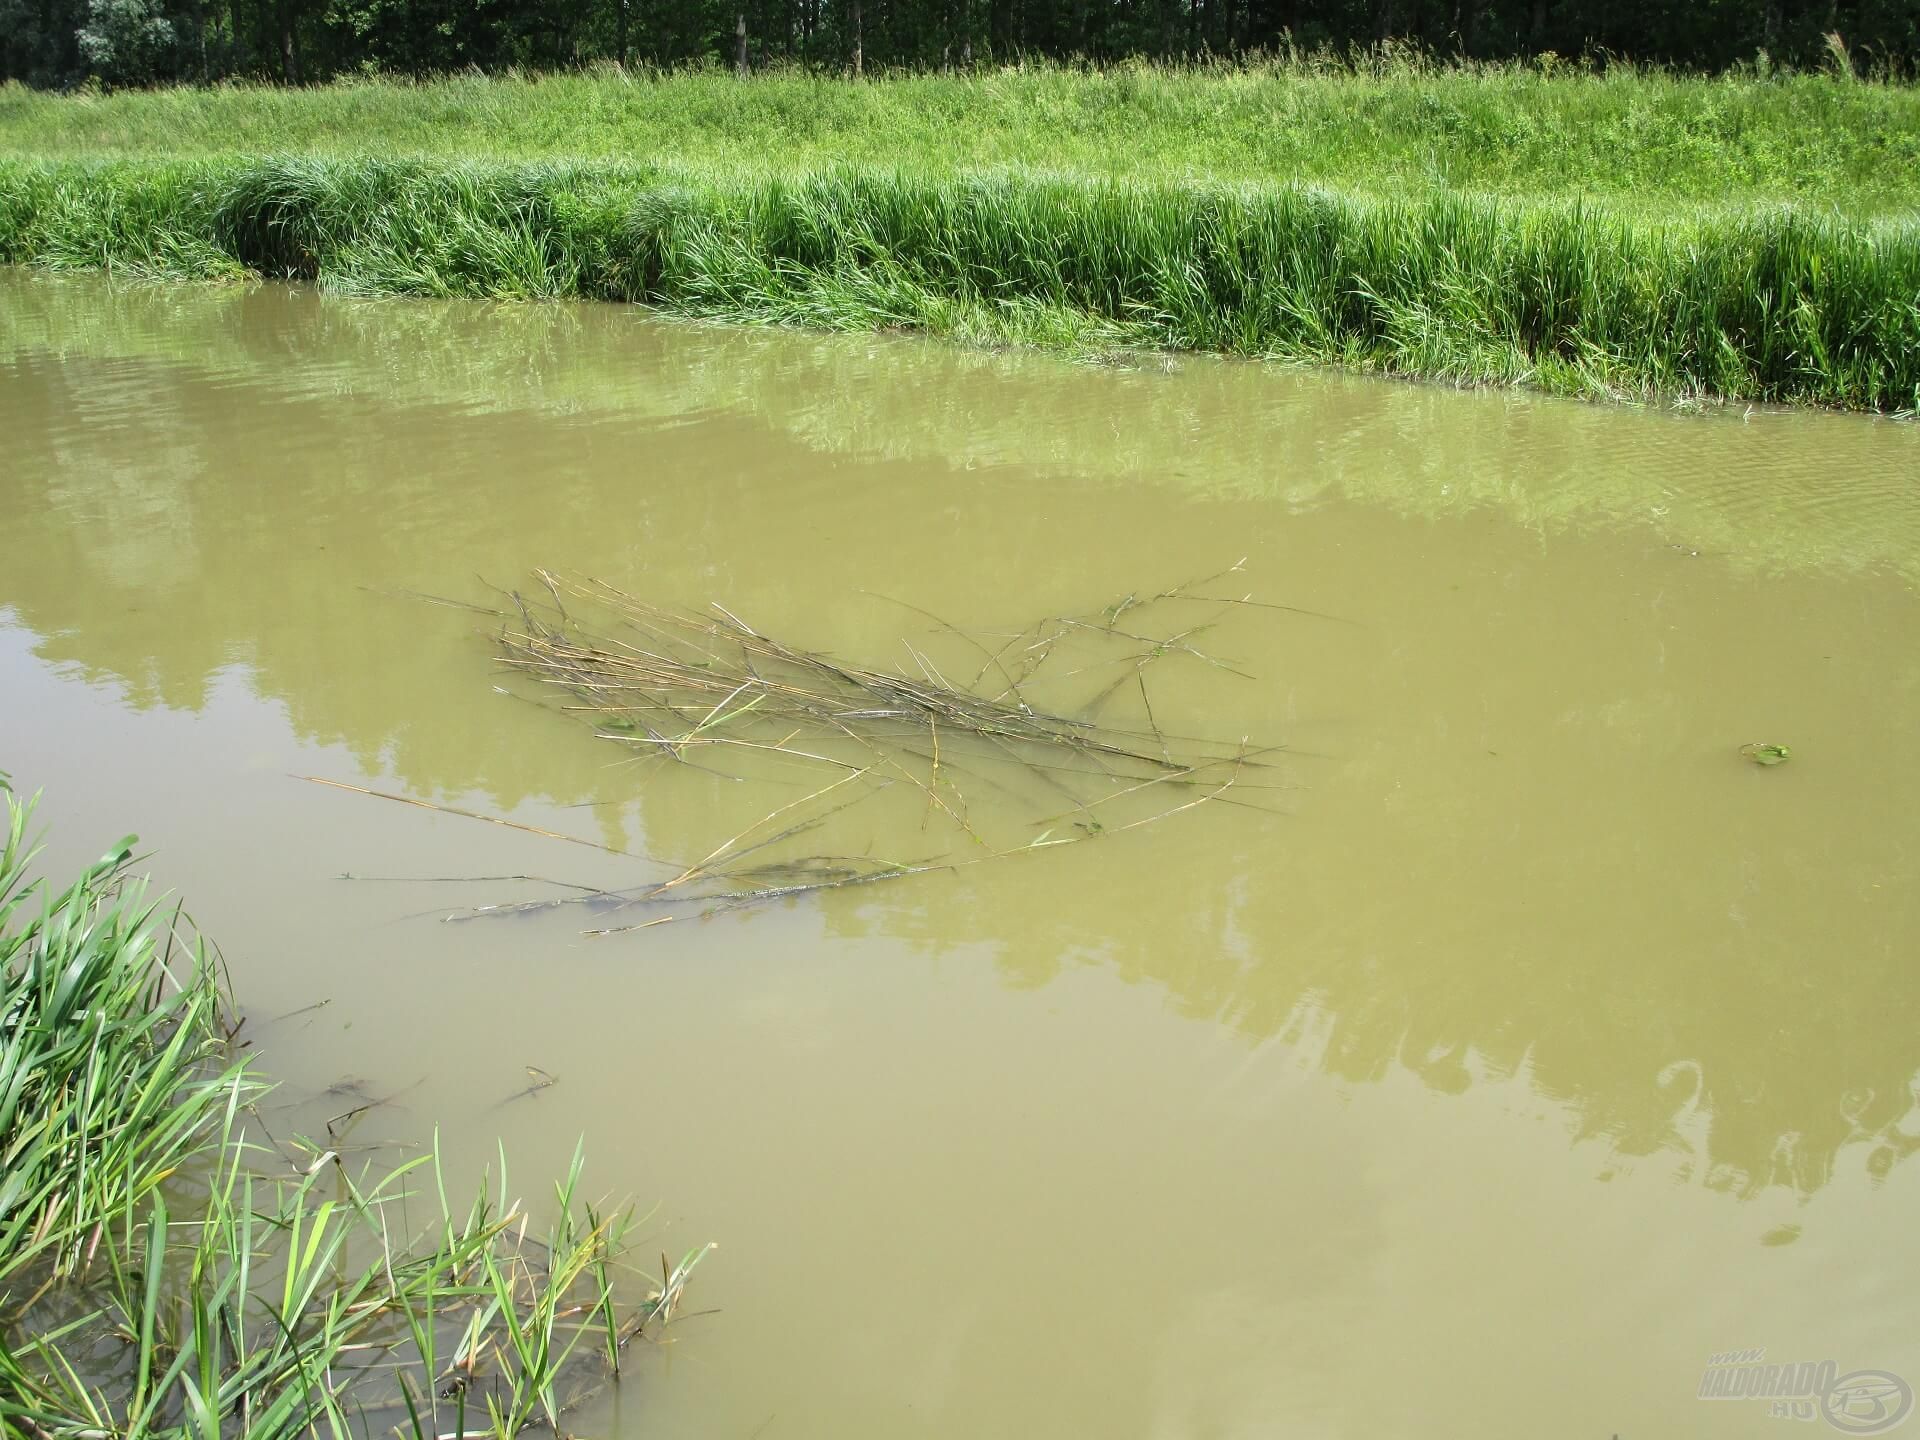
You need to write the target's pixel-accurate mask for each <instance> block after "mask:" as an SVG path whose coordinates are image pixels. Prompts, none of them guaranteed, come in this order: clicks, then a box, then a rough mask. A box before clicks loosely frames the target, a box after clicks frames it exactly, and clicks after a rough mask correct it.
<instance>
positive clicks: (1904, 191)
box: [0, 51, 1920, 214]
mask: <svg viewBox="0 0 1920 1440" xmlns="http://www.w3.org/2000/svg"><path fill="white" fill-rule="evenodd" d="M0 152H11V153H14V154H19V155H28V154H33V155H59V156H70V157H71V156H85V157H93V158H100V157H104V156H106V155H109V154H114V153H123V154H139V155H146V156H153V155H171V156H181V157H186V156H207V155H231V154H246V155H262V154H317V155H332V156H372V157H376V158H382V159H403V158H409V157H433V158H437V159H441V160H452V159H459V160H488V161H538V160H550V161H577V160H593V161H599V162H617V163H619V164H622V165H629V166H631V165H654V164H667V165H673V166H677V167H681V168H691V169H696V170H700V171H703V172H708V173H728V174H741V173H746V174H754V175H769V174H778V175H783V176H787V177H789V178H791V177H794V176H798V175H802V174H806V173H809V172H813V171H817V170H819V169H822V168H826V167H833V166H839V165H852V166H857V167H861V168H870V167H874V166H881V167H885V168H887V169H904V170H910V171H914V172H919V173H924V174H934V175H951V174H961V173H973V172H978V171H981V170H998V169H1009V168H1011V169H1016V170H1024V171H1030V172H1039V173H1045V174H1052V175H1074V176H1093V177H1121V178H1126V179H1130V180H1136V181H1144V182H1149V183H1152V184H1158V185H1165V184H1174V183H1185V182H1192V181H1198V182H1204V181H1217V182H1230V183H1231V182H1258V183H1261V184H1276V183H1291V182H1304V183H1309V184H1315V185H1321V186H1327V187H1332V188H1337V189H1340V190H1342V191H1347V192H1359V193H1365V194H1374V195H1396V196H1398V195H1407V194H1410V193H1422V192H1431V191H1435V190H1451V191H1469V192H1473V193H1483V194H1499V195H1509V196H1523V197H1533V198H1542V197H1566V198H1574V197H1578V196H1587V197H1594V198H1603V199H1607V200H1610V201H1615V202H1619V203H1622V204H1626V205H1630V206H1635V207H1638V206H1645V205H1648V204H1654V203H1657V204H1662V205H1671V204H1674V203H1686V204H1706V205H1731V206H1748V205H1752V204H1755V203H1759V202H1791V203H1795V204H1800V205H1811V206H1818V207H1833V208H1837V209H1839V210H1841V211H1844V212H1845V213H1848V214H1881V213H1887V212H1891V211H1899V210H1908V209H1911V208H1912V207H1913V206H1914V205H1915V204H1916V202H1920V90H1917V89H1915V88H1913V87H1903V86H1890V85H1880V84H1866V83H1860V84H1846V83H1841V82H1838V81H1836V80H1834V79H1832V78H1830V77H1827V76H1823V75H1793V76H1788V75H1778V74H1770V75H1755V74H1744V75H1729V76H1724V77H1718V78H1710V79H1709V78H1697V77H1686V76H1680V75H1675V74H1671V73H1668V72H1663V71H1646V70H1635V69H1632V68H1628V67H1619V66H1616V67H1613V68H1611V69H1608V70H1605V71H1604V72H1585V71H1574V72H1569V71H1567V70H1565V69H1561V70H1560V71H1558V72H1556V73H1552V74H1548V73H1543V71H1542V70H1541V69H1539V68H1537V67H1532V66H1526V65H1517V64H1501V65H1472V66H1466V67H1452V66H1444V65H1435V64H1432V63H1429V62H1427V61H1424V60H1422V59H1420V57H1418V56H1417V55H1414V54H1412V53H1410V52H1405V51H1401V52H1395V53H1394V54H1393V55H1391V56H1389V57H1386V58H1375V59H1373V60H1371V61H1369V62H1368V63H1366V64H1364V65H1362V66H1360V67H1358V68H1356V67H1353V66H1349V65H1342V64H1337V63H1333V62H1331V61H1329V60H1326V59H1324V58H1319V59H1316V58H1314V57H1305V58H1301V59H1297V60H1295V61H1292V62H1282V61H1274V62H1270V63H1263V64H1256V65H1252V66H1246V67H1233V68H1226V67H1222V68H1218V69H1214V68H1206V67H1198V68H1196V67H1153V66H1147V65H1139V64H1129V65H1120V66H1116V67H1113V68H1110V69H1108V70H1106V71H1091V72H1090V71H1084V70H1075V69H1067V68H1060V67H1055V66H1048V65H1038V66H1026V67H1022V68H1018V69H1001V70H987V71H982V72H979V73H975V74H953V75H905V76H894V77H887V78H882V79H875V80H870V81H868V82H865V83H862V84H858V85H855V84H849V83H846V82H843V81H840V80H835V79H830V78H824V77H820V76H814V75H808V74H804V73H800V72H793V71H785V72H774V73H771V74H762V75H756V76H754V77H753V78H751V79H750V80H748V81H745V82H742V81H739V80H737V79H735V78H734V77H732V76H731V75H727V74H716V73H711V72H695V73H687V72H678V73H672V74H666V75H658V74H643V73H635V74H623V73H621V72H619V71H617V70H611V69H603V70H599V71H595V72H592V73H588V74H568V75H555V76H544V77H537V78H536V77H505V78H494V79H489V78H483V77H479V76H456V77H450V78H446V79H440V80H434V81H430V82H422V83H414V82H409V81H404V80H379V81H361V82H351V83H341V84H337V85H333V86H327V87H322V88H318V89H303V90H292V91H289V90H280V89H274V88H271V87H264V86H231V87H222V88H218V89H214V90H191V89H181V90H162V91H151V92H125V93H120V94H115V95H111V96H100V95H80V96H64V97H63V96H51V95H44V94H37V93H34V92H30V91H28V90H26V89H24V88H22V87H20V86H17V85H15V86H12V87H7V88H0Z"/></svg>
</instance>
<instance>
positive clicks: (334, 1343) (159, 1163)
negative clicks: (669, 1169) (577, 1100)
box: [0, 776, 698, 1440]
mask: <svg viewBox="0 0 1920 1440" xmlns="http://www.w3.org/2000/svg"><path fill="white" fill-rule="evenodd" d="M4 791H5V785H4V777H3V776H0V792H4ZM0 798H4V808H5V811H6V825H5V827H4V830H0V1041H4V1044H0V1433H4V1434H6V1435H9V1436H12V1435H29V1436H34V1437H37V1440H52V1437H74V1440H81V1437H85V1440H111V1437H122V1436H124V1437H129V1440H132V1437H141V1440H173V1437H179V1440H187V1437H194V1440H204V1437H209V1436H217V1435H222V1434H240V1435H244V1436H246V1437H247V1440H278V1437H288V1440H291V1437H293V1436H298V1435H315V1434H323V1433H324V1434H330V1435H346V1434H358V1433H373V1432H375V1431H385V1432H391V1431H393V1430H394V1429H396V1428H397V1429H398V1431H399V1432H400V1433H402V1434H410V1435H413V1436H415V1437H426V1436H434V1435H439V1434H444V1433H448V1432H449V1430H451V1432H452V1433H455V1434H486V1433H492V1434H498V1435H502V1436H506V1435H511V1434H514V1433H516V1432H518V1431H520V1430H522V1429H525V1428H527V1427H529V1426H533V1425H546V1426H549V1427H553V1428H556V1429H557V1428H558V1422H559V1420H560V1417H561V1416H562V1415H563V1414H564V1413H565V1411H566V1410H567V1409H568V1408H569V1406H570V1404H571V1402H572V1401H573V1400H574V1399H576V1398H577V1397H578V1396H579V1395H580V1394H582V1393H585V1392H588V1391H591V1390H592V1389H593V1388H594V1387H595V1385H597V1384H599V1383H604V1380H605V1379H606V1378H607V1377H608V1376H610V1375H614V1374H617V1373H618V1370H619V1367H620V1363H621V1358H622V1357H621V1351H622V1348H623V1346H624V1345H625V1344H626V1342H627V1341H628V1340H630V1339H631V1338H632V1337H633V1336H634V1335H635V1334H637V1333H639V1330H640V1328H641V1327H642V1326H644V1325H645V1324H646V1323H647V1322H648V1321H650V1320H653V1319H656V1318H660V1319H664V1318H665V1317H666V1315H667V1314H668V1312H670V1310H671V1307H672V1305H673V1303H674V1300H675V1299H676V1297H677V1294H678V1285H679V1284H683V1283H684V1280H685V1273H686V1270H687V1269H688V1268H690V1266H691V1264H692V1263H693V1261H695V1260H697V1258H698V1257H697V1255H696V1256H692V1257H689V1258H688V1260H687V1261H684V1262H683V1264H682V1268H681V1270H680V1271H679V1272H678V1273H677V1274H676V1275H674V1276H673V1277H670V1278H669V1279H668V1280H667V1283H666V1285H665V1286H664V1287H663V1288H662V1289H661V1290H658V1291H655V1292H654V1294H653V1295H652V1296H651V1297H650V1298H649V1299H648V1300H647V1301H646V1302H644V1303H643V1304H641V1305H640V1306H639V1307H637V1308H635V1309H633V1310H631V1311H629V1312H627V1313H624V1314H623V1313H622V1310H621V1308H620V1307H619V1306H618V1305H617V1302H616V1297H615V1280H614V1269H615V1264H616V1255H617V1251H618V1248H619V1242H620V1235H621V1230H622V1227H623V1223H624V1222H623V1221H622V1220H621V1219H620V1218H618V1217H613V1218H608V1217H602V1216H599V1215H596V1214H595V1213H594V1211H593V1210H592V1209H591V1208H590V1207H587V1206H583V1205H580V1204H577V1203H576V1198H575V1187H576V1183H577V1180H578V1165H577V1162H576V1167H575V1170H574V1173H573V1174H571V1175H569V1176H568V1177H567V1179H566V1180H565V1181H564V1182H563V1183H562V1184H561V1185H559V1186H558V1187H556V1191H555V1194H554V1197H553V1199H554V1204H553V1214H554V1217H555V1218H554V1220H553V1222H552V1224H551V1227H550V1228H549V1230H548V1231H547V1233H546V1235H545V1237H544V1243H542V1242H540V1241H537V1240H532V1239H529V1238H528V1237H527V1236H526V1233H525V1229H526V1219H525V1217H524V1216H523V1215H521V1214H519V1213H517V1212H516V1211H515V1210H514V1209H512V1208H511V1207H508V1206H507V1205H506V1204H505V1195H506V1190H505V1177H504V1175H503V1176H502V1177H501V1182H502V1183H501V1191H500V1198H499V1199H498V1200H497V1201H489V1199H488V1198H487V1197H486V1196H484V1195H483V1196H482V1197H481V1198H479V1199H478V1200H476V1201H475V1203H474V1204H473V1205H472V1206H471V1207H469V1208H468V1209H466V1210H465V1211H456V1210H454V1209H452V1208H450V1207H449V1206H448V1204H447V1200H446V1190H445V1186H444V1183H443V1182H442V1181H441V1179H440V1175H439V1168H438V1163H437V1160H436V1159H435V1158H434V1157H433V1156H431V1155H429V1156H427V1157H425V1158H423V1159H419V1160H415V1161H413V1162H410V1163H408V1164H406V1165H403V1166H401V1167H400V1168H399V1169H397V1170H395V1171H393V1172H391V1173H389V1174H386V1175H381V1176H375V1175H370V1174H366V1173H350V1172H349V1170H348V1168H347V1166H346V1165H345V1164H343V1163H342V1161H341V1160H340V1157H339V1156H338V1155H337V1154H336V1153H334V1152H333V1151H332V1150H331V1148H329V1147H326V1146H323V1145H306V1146H305V1147H304V1148H303V1147H301V1146H299V1145H297V1144H296V1145H293V1146H292V1147H291V1148H289V1146H288V1145H287V1144H286V1143H282V1142H271V1141H269V1140H266V1139H265V1138H263V1137H264V1132H262V1136H261V1137H258V1138H253V1139H249V1138H247V1137H248V1114H249V1110H250V1107H251V1105H252V1103H253V1101H254V1100H256V1099H257V1098H258V1097H259V1095H260V1094H261V1093H262V1091H263V1088H264V1087H262V1086H261V1085H260V1084H259V1082H258V1081H257V1080H256V1079H255V1078H254V1076H253V1073H252V1071H251V1069H250V1068H249V1067H248V1066H246V1065H244V1064H243V1063H241V1062H239V1061H238V1060H236V1059H235V1055H234V1051H233V1048H232V1046H231V1044H230V1037H229V1032H228V1019H227V1016H228V1010H227V1005H226V1002H225V999H224V997H223V995H222V992H221V987H220V984H219V979H218V974H217V969H216V965H215V962H214V960H213V958H212V956H211V954H210V952H209V951H208V949H207V948H206V947H205V946H204V944H201V943H200V942H198V941H197V940H196V939H195V938H194V937H192V936H191V935H190V934H189V933H187V932H185V931H184V930H183V928H182V924H181V918H180V915H179V912H178V909H177V908H170V907H167V906H164V905H161V904H158V903H156V902H155V901H153V900H152V899H151V898H150V897H149V896H148V894H147V892H146V889H145V886H144V883H143V882H142V881H140V880H139V879H138V878H136V877H135V876H134V875H133V874H132V873H131V869H130V866H131V864H132V854H131V851H130V849H129V848H128V845H127V844H126V843H123V844H122V845H120V846H118V847H116V848H115V849H114V850H113V851H111V852H109V853H108V854H107V855H106V856H105V857H104V858H102V859H101V860H100V861H99V862H97V863H96V864H94V865H92V866H90V867H88V868H87V869H86V870H85V871H84V872H83V873H82V874H81V876H80V877H79V878H78V879H77V880H76V881H75V882H74V883H73V884H71V885H70V886H68V887H67V888H66V889H65V890H62V891H59V892H54V893H42V891H41V887H40V886H39V885H38V884H37V883H36V882H34V881H33V880H31V879H30V878H29V866H30V863H31V860H32V853H31V847H30V846H29V844H28V843H27V826H28V821H29V816H30V812H31V807H30V806H29V805H26V804H22V803H19V802H18V801H16V800H15V799H14V798H13V797H12V795H11V794H5V795H4V796H3V797H0ZM409 1191H414V1192H416V1193H415V1194H414V1195H413V1197H412V1199H413V1205H414V1206H415V1207H421V1206H422V1205H423V1203H424V1208H425V1209H427V1210H428V1211H431V1212H432V1217H431V1218H430V1219H429V1221H428V1224H427V1226H426V1227H425V1228H424V1230H423V1229H420V1228H419V1227H418V1225H417V1221H416V1222H412V1223H410V1222H409V1221H408V1219H407V1214H408V1210H407V1205H406V1201H407V1198H408V1195H407V1192H409ZM421 1191H424V1192H425V1195H424V1196H423V1195H422V1194H420V1193H417V1192H421Z"/></svg>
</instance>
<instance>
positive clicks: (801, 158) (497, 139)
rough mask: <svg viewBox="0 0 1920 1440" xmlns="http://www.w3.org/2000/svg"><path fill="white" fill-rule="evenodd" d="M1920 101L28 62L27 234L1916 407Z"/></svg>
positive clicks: (17, 113)
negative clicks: (39, 88) (194, 69)
mask: <svg viewBox="0 0 1920 1440" xmlns="http://www.w3.org/2000/svg"><path fill="white" fill-rule="evenodd" d="M1917 135H1920V92H1916V91H1914V90H1912V89H1908V88H1901V87H1887V86H1877V85H1863V84H1858V83H1848V82H1842V81H1837V80H1831V79H1826V78H1822V77H1805V76H1803V77H1792V78H1786V79H1773V80H1760V79H1746V80H1718V81H1707V80H1683V79H1677V78H1675V77H1672V76H1666V75H1659V74H1637V73H1626V74H1613V75H1604V76H1601V75H1584V74H1582V75H1574V76H1569V77H1564V78H1549V77H1544V76H1541V75H1540V74H1538V73H1537V72H1534V71H1528V70H1522V69H1519V68H1516V67H1507V68H1497V69H1487V68H1479V69H1472V70H1455V71H1449V70H1425V69H1419V68H1406V69H1403V70H1401V71H1398V72H1390V73H1385V74H1357V73H1352V72H1346V73H1334V74H1316V73H1310V72H1305V71H1300V70H1286V69H1282V68H1275V69H1270V70H1259V71H1249V72H1218V73H1215V72H1199V73H1190V72H1175V71H1150V70H1126V71H1121V72H1118V73H1115V74H1111V75H1079V74H1075V73H1072V72H1065V71H1041V72H1036V73H1035V74H1034V75H1031V76H1026V75H1021V74H1019V73H1006V74H995V75H988V76H983V77H978V78H971V77H937V76H935V77H917V78H901V79H897V80H885V81H880V82H875V83H872V84H865V85H858V86H855V85H847V84H844V83H840V82H833V81H822V80H818V79H812V78H808V77H804V76H775V77H769V78H765V79H760V80H754V81H751V82H748V83H746V84H741V83H740V82H738V81H734V80H732V79H730V78H729V77H724V76H712V75H704V76H674V77H667V78H664V79H658V80H648V81H630V80H628V79H626V78H624V77H621V76H618V75H617V74H616V75H599V76H576V77H566V78H563V79H555V80H550V81H542V82H534V81H530V80H500V81H488V80H475V79H463V80H456V81H448V82H440V83H437V84H432V85H402V84H387V83H383V84H378V85H355V86H339V87H333V88H329V89H324V90H317V91H301V92H282V91H271V90H259V89H234V90H220V91H211V92H207V91H201V92H191V91H170V92H153V93H149V94H133V95H119V96H114V97H110V98H99V97H76V98H67V99H53V98H48V97H42V96H37V95H29V94H27V92H24V91H21V90H19V89H17V88H14V89H9V90H7V91H5V92H4V93H3V94H0V260H4V261H9V262H13V263H21V264H37V265H49V266H56V267H65V268H75V267H105V268H109V269H113V270H118V271H122V272H125V273H130V274H137V275H143V276H156V277H187V278H199V279H204V278H218V277H223V276H237V275H243V274H245V273H248V272H254V273H260V274H266V275H282V276H295V277H301V278H307V279H313V280H316V281H318V282H319V283H320V284H322V285H323V286H326V287H329V288H333V289H337V290H342V291H347V292H351V293H360V294H397V295H429V296H455V295H466V296H488V297H497V298H508V297H511V298H549V297H563V296H578V297H582V298H592V299H604V300H619V301H635V302H641V303H646V304H650V305H657V306H660V307H662V308H664V309H667V310H670V311H674V312H677V313H682V314H689V315H700V316H710V317H716V318H725V319H733V320H745V321H760V322H771V323H782V324H801V325H810V326H817V327H823V328H830V329H842V330H863V329H876V328H880V329H886V328H906V329H914V330H922V331H926V332H929V333H933V334H936V335H944V336H951V337H953V338H956V339H958V340H961V341H965V342H969V343H986V344H1022V345H1041V346H1047V347H1055V348H1063V349H1068V350H1073V351H1079V352H1102V351H1112V350H1119V349H1127V348H1148V349H1174V350H1207V351H1219V352H1225V353H1229V354H1238V355H1251V356H1261V357H1268V358H1278V359H1284V360H1294V361H1302V362H1310V363H1330V364H1338V365H1343V366H1347V367H1352V368H1357V369H1363V370H1374V371H1381V372H1386V373H1392V374H1403V375H1414V376H1422V377H1428V378H1435V379H1442V380H1448V381H1453V382H1459V383H1475V384H1483V383H1491V384H1528V385H1534V386H1538V387H1541V388H1544V389H1548V390H1553V391H1559V392H1563V393H1572V394H1581V395H1590V396H1628V397H1648V396H1656V395H1658V396H1714V397H1720V398H1725V399H1728V400H1735V401H1785V402H1804V403H1812V404H1820V405H1830V406H1838V407H1845V408H1855V409H1870V410H1883V411H1895V412H1899V411H1908V410H1913V409H1915V408H1920V303H1917V302H1916V300H1915V296H1916V294H1920V219H1916V218H1915V217H1916V214H1920V211H1916V209H1915V202H1916V199H1920V189H1917V188H1916V187H1917V186H1920V182H1916V181H1914V179H1913V178H1912V177H1913V176H1914V175H1915V174H1916V173H1920V163H1913V162H1916V161H1920V156H1912V155H1907V153H1906V152H1908V151H1911V150H1915V149H1916V148H1917V147H1920V140H1916V139H1915V136H1917ZM776 137H777V138H776ZM1575 137H1580V138H1577V139H1576V138H1575ZM635 156H642V157H645V158H644V159H639V160H636V159H635V158H633V157H635ZM1903 157H1904V158H1903ZM1037 167H1044V168H1037Z"/></svg>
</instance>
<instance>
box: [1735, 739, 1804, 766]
mask: <svg viewBox="0 0 1920 1440" xmlns="http://www.w3.org/2000/svg"><path fill="white" fill-rule="evenodd" d="M1740 753H1741V754H1742V755H1744V756H1746V758H1747V759H1749V760H1751V761H1752V762H1753V763H1754V764H1756V765H1784V764H1786V763H1787V761H1789V760H1791V759H1792V758H1793V751H1791V750H1789V749H1788V748H1787V747H1786V746H1785V745H1775V744H1772V743H1762V742H1760V741H1758V740H1755V741H1749V742H1748V743H1747V744H1745V745H1742V746H1741V747H1740Z"/></svg>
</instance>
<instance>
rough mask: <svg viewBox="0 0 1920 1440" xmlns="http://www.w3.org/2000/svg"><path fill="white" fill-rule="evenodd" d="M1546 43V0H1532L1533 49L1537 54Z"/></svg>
mask: <svg viewBox="0 0 1920 1440" xmlns="http://www.w3.org/2000/svg"><path fill="white" fill-rule="evenodd" d="M1546 43H1547V0H1533V38H1532V41H1531V44H1532V47H1533V51H1534V53H1535V54H1536V55H1537V54H1539V53H1540V51H1541V50H1542V49H1543V48H1545V46H1546Z"/></svg>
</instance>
